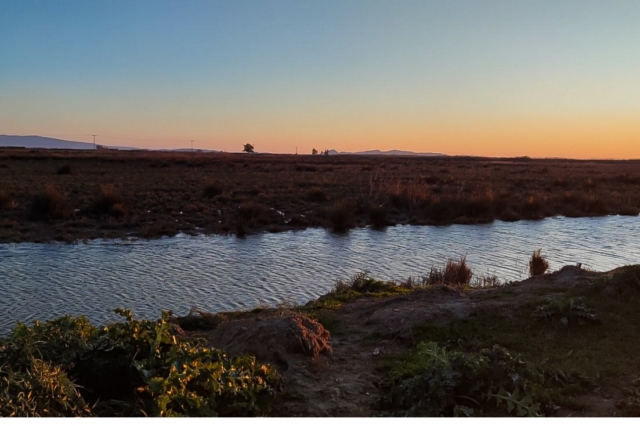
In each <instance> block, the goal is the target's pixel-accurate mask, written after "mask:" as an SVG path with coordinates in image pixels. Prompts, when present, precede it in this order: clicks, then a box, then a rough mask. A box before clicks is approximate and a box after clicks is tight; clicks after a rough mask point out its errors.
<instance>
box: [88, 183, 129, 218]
mask: <svg viewBox="0 0 640 426" xmlns="http://www.w3.org/2000/svg"><path fill="white" fill-rule="evenodd" d="M89 211H90V212H91V213H93V214H95V215H98V216H104V215H110V216H113V217H120V216H123V215H124V213H125V209H124V204H123V203H122V197H121V196H120V193H118V191H117V190H116V189H115V188H114V187H113V185H101V186H100V189H99V190H98V194H97V196H96V198H95V200H94V201H93V203H92V204H91V206H90V207H89Z"/></svg>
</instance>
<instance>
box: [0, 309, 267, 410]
mask: <svg viewBox="0 0 640 426" xmlns="http://www.w3.org/2000/svg"><path fill="white" fill-rule="evenodd" d="M116 312H117V313H118V314H120V315H121V316H123V317H124V318H125V321H124V322H119V323H115V324H111V325H109V326H106V327H102V328H96V327H93V326H92V325H91V324H89V322H88V321H87V320H86V318H84V317H77V318H74V317H68V316H67V317H62V318H59V319H56V320H53V321H47V322H45V323H40V322H35V323H34V324H33V326H31V327H29V326H27V325H25V324H18V325H17V326H16V327H15V328H14V329H13V330H12V332H11V334H10V336H9V337H8V339H3V340H0V365H1V366H2V367H1V369H0V383H2V382H3V381H4V386H2V387H1V388H0V389H2V390H0V410H5V411H0V412H1V413H2V414H5V415H11V414H13V415H22V416H26V415H74V416H80V415H99V416H110V417H112V416H139V415H153V416H182V415H185V416H212V415H227V416H233V415H257V414H262V413H264V410H265V409H266V405H265V403H266V402H268V401H269V399H270V398H271V396H272V395H273V393H274V392H275V391H276V388H277V387H278V386H279V378H278V376H277V374H276V372H275V371H274V370H273V369H272V368H271V367H270V366H268V365H261V364H257V363H256V361H255V358H253V357H252V356H241V357H236V358H233V359H229V358H227V356H226V355H225V353H224V352H223V351H220V350H217V349H211V348H208V347H206V346H204V341H201V340H190V341H185V340H179V339H178V338H177V337H176V335H175V333H173V331H172V330H173V327H174V326H173V325H172V324H171V323H170V322H169V314H168V313H163V314H162V318H161V319H160V320H158V321H146V320H143V321H139V320H134V319H133V316H132V314H131V312H130V311H126V310H121V309H120V310H116ZM74 383H76V384H77V385H78V386H76V385H74ZM27 390H30V391H31V392H28V391H27ZM7 407H8V408H7Z"/></svg>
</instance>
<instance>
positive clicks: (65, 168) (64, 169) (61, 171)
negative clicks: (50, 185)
mask: <svg viewBox="0 0 640 426" xmlns="http://www.w3.org/2000/svg"><path fill="white" fill-rule="evenodd" d="M56 174H57V175H70V174H73V169H72V168H71V166H70V165H68V164H65V165H64V166H62V167H60V168H59V169H58V171H57V172H56Z"/></svg>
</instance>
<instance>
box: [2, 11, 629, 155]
mask: <svg viewBox="0 0 640 426" xmlns="http://www.w3.org/2000/svg"><path fill="white" fill-rule="evenodd" d="M94 133H95V134H97V135H98V143H102V144H106V145H125V146H138V147H142V148H179V147H188V146H189V140H191V139H194V140H195V141H196V142H195V146H196V147H198V148H206V149H218V150H224V151H240V150H241V148H242V145H243V144H244V143H247V142H248V143H251V144H253V145H254V146H255V147H256V150H257V151H261V152H282V153H293V152H294V151H295V147H296V146H297V147H298V152H300V153H309V152H310V151H311V149H312V148H313V147H315V148H317V149H337V150H338V151H361V150H368V149H380V150H389V149H403V150H412V151H421V152H442V153H446V154H451V155H457V154H460V155H464V154H468V155H483V156H522V155H528V156H531V157H572V158H640V1H636V0H629V1H590V0H579V1H562V0H553V1H545V0H535V1H533V0H532V1H517V0H504V1H489V0H483V1H479V0H471V1H462V0H456V1H427V0H418V1H409V0H406V1H400V0H396V1H375V0H362V1H360V0H339V1H329V0H318V1H311V0H291V1H278V0H269V1H267V0H264V1H247V0H229V1H213V0H205V1H195V0H188V1H160V0H153V1H143V0H135V1H130V0H126V1H119V0H108V1H98V0H91V1H86V0H81V1H64V0H55V1H52V0H43V1H31V0H3V1H2V2H1V3H0V134H18V135H42V136H51V137H58V138H61V139H70V140H82V141H91V140H92V138H91V134H94Z"/></svg>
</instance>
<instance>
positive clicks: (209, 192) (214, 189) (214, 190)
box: [202, 180, 222, 198]
mask: <svg viewBox="0 0 640 426" xmlns="http://www.w3.org/2000/svg"><path fill="white" fill-rule="evenodd" d="M202 193H203V195H204V196H205V197H207V198H213V197H215V196H216V195H220V194H222V185H220V182H218V181H217V180H214V181H211V182H209V183H207V184H206V185H205V187H204V190H203V191H202Z"/></svg>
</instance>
